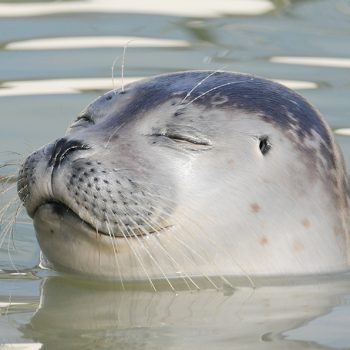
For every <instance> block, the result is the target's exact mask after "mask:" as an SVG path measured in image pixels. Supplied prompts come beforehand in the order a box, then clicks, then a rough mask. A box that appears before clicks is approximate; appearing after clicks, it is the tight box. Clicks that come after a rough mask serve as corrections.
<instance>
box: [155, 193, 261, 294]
mask: <svg viewBox="0 0 350 350" xmlns="http://www.w3.org/2000/svg"><path fill="white" fill-rule="evenodd" d="M148 195H149V196H157V195H154V194H152V193H148ZM157 197H160V198H161V199H164V200H167V198H166V197H164V198H162V197H161V196H159V195H158V196H157ZM169 200H170V199H169ZM188 210H192V211H193V212H195V214H197V215H201V216H203V220H205V221H206V222H207V221H212V219H211V217H210V216H207V215H204V214H203V213H201V212H200V211H199V210H197V209H196V208H195V205H194V206H189V207H188ZM163 213H164V212H163ZM168 214H169V213H165V215H168ZM182 215H183V216H185V217H187V218H188V219H190V220H191V222H192V224H194V225H196V226H197V228H198V231H199V232H201V230H202V227H201V226H200V225H199V224H198V223H197V220H193V217H194V216H195V215H190V214H187V215H186V213H182ZM200 221H202V220H200ZM212 222H213V221H212ZM213 223H214V222H213ZM180 225H181V224H180ZM206 239H208V240H209V241H210V242H212V244H213V245H215V246H217V244H216V243H215V242H214V241H213V240H212V239H210V238H209V237H206ZM217 249H220V247H217ZM220 250H221V251H222V252H223V253H224V254H225V255H227V252H226V251H225V250H223V249H220ZM197 254H198V253H197ZM229 256H230V259H231V260H232V261H233V262H234V264H235V265H236V266H237V267H238V268H239V269H240V270H241V271H242V273H243V274H244V276H245V277H246V278H247V280H248V281H249V283H250V284H251V286H252V288H255V283H254V281H253V280H252V278H251V277H250V276H249V274H248V273H247V272H246V271H245V270H244V269H243V267H242V266H241V265H240V264H239V263H238V262H237V260H236V259H234V258H233V256H231V255H229ZM201 259H202V260H204V261H205V259H204V257H201ZM214 265H215V266H217V265H216V264H215V263H214ZM220 278H221V279H222V280H223V281H224V282H225V283H227V284H229V285H230V286H231V287H233V286H232V285H231V283H230V282H229V281H228V280H227V279H226V278H225V277H224V276H222V275H220Z"/></svg>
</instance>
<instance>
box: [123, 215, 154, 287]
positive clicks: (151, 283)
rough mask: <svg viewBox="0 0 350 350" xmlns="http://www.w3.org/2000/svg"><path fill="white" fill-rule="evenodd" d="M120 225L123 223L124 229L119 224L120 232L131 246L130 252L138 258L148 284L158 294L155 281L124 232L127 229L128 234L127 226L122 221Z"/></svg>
mask: <svg viewBox="0 0 350 350" xmlns="http://www.w3.org/2000/svg"><path fill="white" fill-rule="evenodd" d="M120 223H121V225H122V226H123V227H121V226H120V225H119V224H118V228H119V231H120V232H121V233H122V235H123V237H124V239H125V240H126V242H127V244H128V246H129V248H130V250H131V251H132V253H133V254H134V256H135V257H136V260H137V261H138V263H139V264H140V266H141V268H142V270H143V272H144V273H145V274H146V276H147V279H148V282H149V283H150V285H151V287H152V289H153V290H154V291H155V292H156V291H157V288H156V287H155V285H154V283H153V281H152V279H151V277H150V275H149V273H148V272H147V270H146V268H145V266H144V263H143V261H142V259H141V257H140V256H139V255H138V254H137V252H136V250H135V249H134V248H133V247H132V244H130V242H129V239H128V237H127V235H126V233H125V232H124V229H125V230H126V232H127V228H126V226H125V225H124V223H123V222H122V221H120Z"/></svg>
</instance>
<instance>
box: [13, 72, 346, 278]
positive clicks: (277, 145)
mask: <svg viewBox="0 0 350 350" xmlns="http://www.w3.org/2000/svg"><path fill="white" fill-rule="evenodd" d="M347 187H348V185H347V176H346V172H345V169H344V164H343V160H342V157H341V154H340V153H339V151H338V148H337V146H336V145H335V142H334V139H333V136H332V133H331V131H330V129H329V127H328V126H327V125H326V123H325V122H324V120H323V118H322V117H321V116H320V114H319V113H318V112H317V111H316V110H315V109H314V108H313V107H312V106H311V105H310V104H309V103H308V102H307V101H306V100H305V99H303V98H302V97H301V96H300V95H298V94H297V93H295V92H294V91H292V90H290V89H288V88H286V87H284V86H282V85H280V84H277V83H274V82H272V81H269V80H266V79H262V78H258V77H254V76H251V75H245V74H237V73H228V72H203V71H196V72H180V73H173V74H166V75H161V76H157V77H154V78H151V79H147V80H143V81H140V82H137V83H133V84H130V85H128V86H126V87H125V89H124V90H123V91H120V90H114V91H110V92H108V93H106V94H105V95H103V96H101V97H99V98H98V99H96V100H95V101H94V102H92V103H91V104H90V105H89V106H88V107H87V108H86V109H85V110H83V112H82V113H81V114H80V115H79V117H78V118H77V120H76V121H75V122H74V123H73V124H72V125H71V126H70V128H69V129H68V131H67V133H66V135H65V136H64V137H63V138H61V139H59V140H56V141H54V142H53V143H50V144H48V145H47V146H44V147H43V148H41V149H39V150H38V151H36V152H34V153H33V154H31V155H30V156H29V157H28V158H27V159H26V160H25V162H24V164H23V166H22V169H21V170H20V173H19V180H18V194H19V196H20V198H21V200H22V201H23V204H24V206H25V208H26V210H27V212H28V214H29V215H30V216H31V217H32V218H33V220H34V225H35V228H36V232H37V237H38V241H39V244H40V246H41V248H42V251H43V253H44V254H45V256H46V257H47V258H48V260H49V261H50V262H51V263H52V265H53V266H54V267H55V268H57V269H61V270H66V271H74V272H78V273H84V274H87V275H91V276H95V277H101V278H110V279H121V280H132V279H146V278H164V277H165V278H168V277H174V276H179V277H188V276H194V275H205V276H209V275H226V274H228V275H246V274H248V275H276V274H303V273H305V274H306V273H323V272H329V271H336V270H343V269H345V268H347V266H348V249H349V247H348V223H349V201H348V188H347Z"/></svg>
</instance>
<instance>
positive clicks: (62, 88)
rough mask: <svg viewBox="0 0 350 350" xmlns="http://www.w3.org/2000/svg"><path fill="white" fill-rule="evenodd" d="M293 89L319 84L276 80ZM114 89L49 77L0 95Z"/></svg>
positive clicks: (102, 82)
mask: <svg viewBox="0 0 350 350" xmlns="http://www.w3.org/2000/svg"><path fill="white" fill-rule="evenodd" d="M140 79H142V78H141V77H125V78H123V81H124V84H129V83H132V82H134V81H136V80H140ZM276 81H277V82H279V83H281V84H283V85H286V86H287V87H289V88H291V89H300V90H304V89H316V88H317V84H316V83H314V82H311V81H297V80H276ZM115 82H116V83H117V84H115V85H116V87H118V85H119V87H120V83H121V79H119V77H117V78H116V79H115ZM111 89H113V82H112V79H111V78H84V79H50V80H49V79H47V80H32V81H31V80H28V81H11V82H6V83H3V84H1V85H0V96H21V95H50V94H74V93H80V92H83V91H97V90H102V91H107V90H111Z"/></svg>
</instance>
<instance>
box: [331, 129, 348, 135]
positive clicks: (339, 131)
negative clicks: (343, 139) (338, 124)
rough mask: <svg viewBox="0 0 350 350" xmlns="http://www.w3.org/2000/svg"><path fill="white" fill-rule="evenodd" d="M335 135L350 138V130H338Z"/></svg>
mask: <svg viewBox="0 0 350 350" xmlns="http://www.w3.org/2000/svg"><path fill="white" fill-rule="evenodd" d="M334 133H335V134H337V135H344V136H350V128H343V129H336V130H334Z"/></svg>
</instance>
